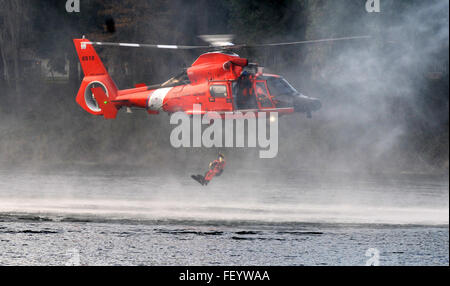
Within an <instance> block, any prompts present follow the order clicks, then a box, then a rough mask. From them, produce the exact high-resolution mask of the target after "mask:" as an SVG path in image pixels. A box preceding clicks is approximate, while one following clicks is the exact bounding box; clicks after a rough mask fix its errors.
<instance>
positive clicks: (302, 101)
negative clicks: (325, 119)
mask: <svg viewBox="0 0 450 286" xmlns="http://www.w3.org/2000/svg"><path fill="white" fill-rule="evenodd" d="M320 108H322V103H321V102H320V100H319V99H317V98H313V97H308V96H305V95H303V94H299V95H297V96H296V97H295V99H294V109H295V111H296V112H304V113H306V114H307V115H308V117H311V112H313V111H317V110H319V109H320Z"/></svg>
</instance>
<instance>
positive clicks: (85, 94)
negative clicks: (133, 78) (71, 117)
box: [73, 39, 118, 118]
mask: <svg viewBox="0 0 450 286" xmlns="http://www.w3.org/2000/svg"><path fill="white" fill-rule="evenodd" d="M73 43H74V44H75V49H76V51H77V54H78V58H79V59H80V63H81V68H82V69H83V72H84V78H83V81H82V83H81V86H80V89H79V91H78V94H77V98H76V101H77V103H78V104H79V105H80V106H81V107H82V108H83V109H84V110H86V111H87V112H89V113H91V114H94V115H103V116H104V117H105V118H115V117H116V115H117V108H116V106H115V105H114V103H113V102H111V101H112V100H114V98H116V96H117V92H118V89H117V86H116V84H115V83H114V81H113V80H112V79H111V77H110V76H109V74H108V72H107V70H106V69H105V67H104V66H103V63H102V61H101V60H100V57H99V56H98V55H97V53H96V52H95V49H94V47H93V46H92V45H91V44H87V43H90V41H89V40H87V39H74V40H73Z"/></svg>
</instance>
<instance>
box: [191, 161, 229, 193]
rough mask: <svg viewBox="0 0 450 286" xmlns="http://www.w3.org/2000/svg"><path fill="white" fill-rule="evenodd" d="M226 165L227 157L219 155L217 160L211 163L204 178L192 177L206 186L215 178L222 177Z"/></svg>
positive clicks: (200, 176)
mask: <svg viewBox="0 0 450 286" xmlns="http://www.w3.org/2000/svg"><path fill="white" fill-rule="evenodd" d="M225 164H226V163H225V156H224V155H223V154H222V153H219V155H218V157H217V159H216V160H214V161H212V162H211V163H209V170H208V171H207V172H206V174H205V175H204V176H202V175H192V176H191V177H192V179H194V180H196V181H197V182H199V183H200V184H202V185H203V186H206V185H208V183H209V181H211V180H212V178H214V176H220V175H222V172H223V169H225Z"/></svg>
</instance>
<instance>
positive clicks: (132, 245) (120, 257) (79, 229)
mask: <svg viewBox="0 0 450 286" xmlns="http://www.w3.org/2000/svg"><path fill="white" fill-rule="evenodd" d="M448 187H449V182H448V176H425V175H397V176H386V175H379V176H359V177H355V176H354V174H353V175H351V174H338V173H335V174H331V173H328V174H321V173H315V172H307V171H302V172H301V173H298V171H297V172H292V173H291V174H290V173H286V174H284V176H283V178H280V177H278V176H277V177H276V178H275V179H274V178H270V177H268V176H267V175H263V174H261V173H257V172H250V171H246V172H242V171H240V172H239V173H237V172H233V171H229V172H227V173H226V174H224V175H223V176H222V177H219V178H216V179H215V180H214V181H213V182H212V183H211V184H210V185H209V186H208V187H201V186H200V185H198V184H197V183H196V182H194V181H193V180H191V179H190V178H189V174H188V173H184V172H183V171H181V172H178V173H177V175H176V176H175V175H170V176H169V175H168V174H164V173H163V172H159V173H155V172H149V171H147V170H144V169H143V170H136V169H133V171H130V170H117V169H113V170H111V169H109V170H108V169H105V168H103V169H101V170H99V169H98V168H95V167H88V168H83V170H82V171H73V170H59V171H57V172H55V171H52V172H43V171H40V172H31V171H23V172H17V171H14V172H13V171H0V251H1V252H0V265H65V264H74V263H75V264H78V263H80V264H82V265H365V263H366V261H367V260H368V259H369V258H370V257H368V256H366V251H367V250H368V249H369V248H375V249H376V250H377V251H378V252H379V262H380V264H381V265H448V264H449V245H448V244H449V227H448V220H449V205H448V204H449V191H448ZM74 261H75V262H74Z"/></svg>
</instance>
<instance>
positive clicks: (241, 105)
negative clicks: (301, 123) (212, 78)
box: [233, 71, 321, 116]
mask: <svg viewBox="0 0 450 286" xmlns="http://www.w3.org/2000/svg"><path fill="white" fill-rule="evenodd" d="M233 97H234V102H235V109H236V110H246V109H267V108H294V110H295V111H298V112H305V113H307V114H308V116H310V115H311V112H312V111H316V110H318V109H320V108H321V103H320V100H318V99H315V98H311V97H307V96H305V95H303V94H301V93H300V92H298V91H297V90H296V89H295V88H294V87H293V86H292V85H290V84H289V82H287V80H285V79H284V78H283V77H280V76H276V75H267V74H263V75H255V74H253V73H248V72H246V71H244V72H243V73H242V75H241V76H240V77H239V78H238V79H237V80H236V81H235V82H234V83H233Z"/></svg>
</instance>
